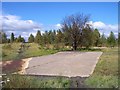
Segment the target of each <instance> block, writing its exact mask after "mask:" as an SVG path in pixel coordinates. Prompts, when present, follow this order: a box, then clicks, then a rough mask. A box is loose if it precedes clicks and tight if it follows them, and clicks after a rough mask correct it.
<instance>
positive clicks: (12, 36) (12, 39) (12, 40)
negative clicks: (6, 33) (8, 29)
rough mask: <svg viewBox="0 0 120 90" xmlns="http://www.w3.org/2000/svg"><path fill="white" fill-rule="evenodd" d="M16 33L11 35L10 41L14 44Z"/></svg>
mask: <svg viewBox="0 0 120 90" xmlns="http://www.w3.org/2000/svg"><path fill="white" fill-rule="evenodd" d="M14 39H15V38H14V33H11V39H10V42H11V43H13V42H14Z"/></svg>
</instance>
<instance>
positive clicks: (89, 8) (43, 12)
mask: <svg viewBox="0 0 120 90" xmlns="http://www.w3.org/2000/svg"><path fill="white" fill-rule="evenodd" d="M2 5H3V11H4V12H5V13H8V14H12V15H18V16H21V17H22V19H32V20H34V21H37V22H42V23H43V24H55V23H60V21H61V20H62V18H63V17H65V16H67V15H71V14H74V13H84V14H90V15H91V20H93V21H102V22H104V23H106V24H117V20H118V18H117V17H118V9H117V8H118V6H117V3H115V2H111V3H110V2H103V3H102V2H94V3H93V2H74V3H73V2H67V3H65V2H55V3H53V2H45V3H43V2H32V3H30V2H26V3H25V2H24V3H21V2H18V3H12V2H11V3H8V2H7V3H3V4H2Z"/></svg>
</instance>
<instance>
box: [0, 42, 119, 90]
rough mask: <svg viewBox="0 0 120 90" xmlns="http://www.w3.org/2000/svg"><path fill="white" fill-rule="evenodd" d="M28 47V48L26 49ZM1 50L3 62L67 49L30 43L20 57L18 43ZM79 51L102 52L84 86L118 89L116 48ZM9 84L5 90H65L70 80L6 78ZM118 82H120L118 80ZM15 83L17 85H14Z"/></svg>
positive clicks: (3, 46) (4, 46)
mask: <svg viewBox="0 0 120 90" xmlns="http://www.w3.org/2000/svg"><path fill="white" fill-rule="evenodd" d="M27 46H29V47H27ZM2 48H3V52H2V53H3V54H2V55H1V56H3V61H6V60H17V59H21V58H27V57H35V56H41V55H48V54H53V53H56V52H59V51H61V50H69V49H66V48H65V49H59V50H58V49H53V48H43V47H40V46H39V45H37V44H34V43H31V44H26V47H25V48H24V50H23V51H24V52H23V53H22V57H21V56H20V55H18V49H19V48H20V43H13V44H11V45H9V44H5V45H2ZM80 51H102V52H103V54H102V56H101V57H100V59H99V61H98V63H97V65H96V68H95V70H94V73H93V74H92V75H91V76H90V77H89V78H87V79H86V80H85V85H87V86H88V87H90V88H117V87H118V48H103V49H90V50H86V49H80ZM8 77H9V78H10V82H8V83H7V84H6V85H5V87H7V88H16V87H22V88H25V87H26V88H34V87H36V88H38V87H41V88H58V87H60V88H67V87H69V86H70V80H68V79H65V78H64V79H63V78H56V79H49V80H47V81H46V80H45V81H44V80H41V79H38V78H36V77H32V76H31V77H26V76H20V75H16V76H8ZM119 81H120V80H119ZM16 82H17V83H16Z"/></svg>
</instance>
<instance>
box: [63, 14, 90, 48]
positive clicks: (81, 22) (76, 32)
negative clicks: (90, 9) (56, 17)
mask: <svg viewBox="0 0 120 90" xmlns="http://www.w3.org/2000/svg"><path fill="white" fill-rule="evenodd" d="M88 21H89V16H88V15H84V14H74V15H70V16H67V17H65V18H64V19H63V22H62V30H63V32H64V33H67V36H65V37H67V38H68V39H69V43H70V44H71V45H72V47H73V49H74V50H76V49H77V47H78V45H79V44H80V41H81V35H82V30H83V28H84V27H85V24H86V23H87V22H88Z"/></svg>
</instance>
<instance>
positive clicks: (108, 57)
mask: <svg viewBox="0 0 120 90" xmlns="http://www.w3.org/2000/svg"><path fill="white" fill-rule="evenodd" d="M102 51H103V55H102V56H101V57H100V59H99V62H98V63H97V65H96V68H95V70H94V73H93V74H92V75H91V76H90V77H89V78H88V79H86V81H85V83H86V84H87V85H88V86H89V87H91V88H118V48H106V49H103V50H102Z"/></svg>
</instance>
